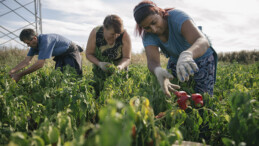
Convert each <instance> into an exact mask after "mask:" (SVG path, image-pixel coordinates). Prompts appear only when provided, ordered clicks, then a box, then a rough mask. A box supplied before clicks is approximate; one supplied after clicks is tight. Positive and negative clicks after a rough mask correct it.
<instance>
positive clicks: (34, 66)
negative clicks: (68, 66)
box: [18, 61, 44, 77]
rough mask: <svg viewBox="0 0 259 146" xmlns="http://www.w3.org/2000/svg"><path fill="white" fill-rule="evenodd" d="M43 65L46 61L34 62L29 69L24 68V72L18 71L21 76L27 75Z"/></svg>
mask: <svg viewBox="0 0 259 146" xmlns="http://www.w3.org/2000/svg"><path fill="white" fill-rule="evenodd" d="M43 65H44V62H43V63H42V62H39V61H38V62H36V63H35V64H33V65H32V66H31V67H29V68H28V69H26V70H24V71H22V72H20V73H18V74H19V76H21V77H22V76H25V75H27V74H30V73H32V72H34V71H36V70H38V69H40V68H42V67H43Z"/></svg>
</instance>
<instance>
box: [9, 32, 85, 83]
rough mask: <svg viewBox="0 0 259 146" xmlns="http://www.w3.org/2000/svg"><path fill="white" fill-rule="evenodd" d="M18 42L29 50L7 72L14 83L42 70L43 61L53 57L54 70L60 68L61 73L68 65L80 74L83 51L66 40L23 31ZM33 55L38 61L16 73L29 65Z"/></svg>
mask: <svg viewBox="0 0 259 146" xmlns="http://www.w3.org/2000/svg"><path fill="white" fill-rule="evenodd" d="M20 40H21V41H23V42H24V43H25V44H27V45H28V46H29V47H30V50H29V52H28V54H27V57H26V58H25V59H24V60H23V61H22V62H20V63H19V64H18V65H17V66H16V67H14V68H13V69H12V70H11V71H10V72H9V75H10V77H12V78H13V79H14V80H15V81H16V82H18V81H19V80H20V79H21V77H23V76H25V75H27V74H30V73H32V72H34V71H36V70H38V69H40V68H42V67H43V66H44V63H45V60H46V59H49V58H51V57H52V56H55V58H54V61H56V65H55V69H57V68H58V67H60V68H61V71H62V72H63V67H64V66H66V65H70V66H71V67H73V68H75V69H76V71H77V74H79V75H81V74H82V59H81V56H80V52H82V51H83V49H82V48H81V47H79V46H78V45H75V44H74V43H73V42H72V41H70V40H68V39H67V38H65V37H63V36H61V35H58V34H41V35H38V36H37V34H36V33H35V31H34V30H33V29H24V30H22V32H21V33H20ZM34 55H38V61H37V62H36V63H34V64H33V65H32V66H31V67H29V68H28V69H26V70H24V71H21V72H18V71H20V70H21V69H23V68H24V67H26V66H28V65H29V64H30V62H31V60H32V58H33V56H34ZM17 72H18V73H17Z"/></svg>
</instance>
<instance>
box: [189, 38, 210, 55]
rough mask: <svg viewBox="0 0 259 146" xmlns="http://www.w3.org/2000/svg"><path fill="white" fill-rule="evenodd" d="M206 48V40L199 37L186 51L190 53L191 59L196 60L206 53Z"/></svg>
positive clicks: (207, 43) (207, 44)
mask: <svg viewBox="0 0 259 146" xmlns="http://www.w3.org/2000/svg"><path fill="white" fill-rule="evenodd" d="M208 48H209V42H208V40H207V39H206V38H204V37H200V38H198V39H197V40H196V41H195V42H194V43H193V45H192V46H191V47H190V48H189V49H188V51H190V52H192V54H193V58H194V59H196V58H199V57H201V56H202V55H203V54H204V53H206V51H207V49H208Z"/></svg>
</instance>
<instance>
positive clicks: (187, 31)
mask: <svg viewBox="0 0 259 146" xmlns="http://www.w3.org/2000/svg"><path fill="white" fill-rule="evenodd" d="M181 32H182V35H183V36H184V38H185V39H186V40H187V42H188V43H189V44H191V47H190V48H189V49H188V50H187V51H190V52H192V54H193V59H195V58H199V57H200V56H202V55H203V54H204V53H205V52H206V51H207V49H208V48H209V42H208V40H207V38H206V37H205V36H204V35H203V33H202V32H200V31H199V29H198V28H197V27H195V25H194V24H193V22H192V21H191V20H187V21H185V22H184V23H183V25H182V29H181Z"/></svg>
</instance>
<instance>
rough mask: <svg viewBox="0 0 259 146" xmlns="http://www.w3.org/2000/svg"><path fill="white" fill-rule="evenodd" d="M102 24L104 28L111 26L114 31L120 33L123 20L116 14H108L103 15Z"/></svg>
mask: <svg viewBox="0 0 259 146" xmlns="http://www.w3.org/2000/svg"><path fill="white" fill-rule="evenodd" d="M103 26H104V27H105V28H106V29H110V28H113V29H114V31H115V33H119V34H120V33H122V32H123V31H124V30H123V21H122V19H121V18H120V17H119V16H117V15H108V16H106V17H105V19H104V21H103Z"/></svg>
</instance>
